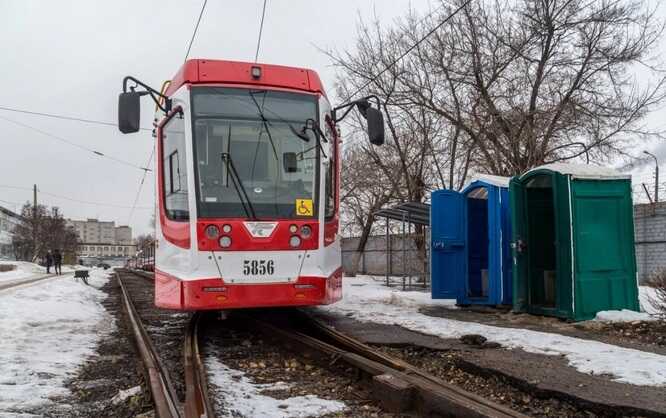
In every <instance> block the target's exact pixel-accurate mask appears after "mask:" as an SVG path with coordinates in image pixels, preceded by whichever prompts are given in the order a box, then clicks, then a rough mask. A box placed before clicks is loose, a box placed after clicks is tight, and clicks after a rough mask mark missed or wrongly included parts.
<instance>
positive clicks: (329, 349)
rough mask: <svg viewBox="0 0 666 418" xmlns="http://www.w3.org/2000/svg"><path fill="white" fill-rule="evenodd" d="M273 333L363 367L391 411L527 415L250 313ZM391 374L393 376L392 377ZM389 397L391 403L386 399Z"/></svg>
mask: <svg viewBox="0 0 666 418" xmlns="http://www.w3.org/2000/svg"><path fill="white" fill-rule="evenodd" d="M246 320H247V321H248V322H251V323H253V324H254V325H255V326H257V328H259V329H261V330H262V331H263V332H264V333H265V334H267V335H269V336H276V337H278V338H279V339H281V340H283V341H285V342H286V343H287V344H288V345H290V346H292V348H293V347H299V348H301V349H302V350H303V351H305V352H307V353H309V354H310V355H311V356H312V357H313V358H315V359H319V360H320V361H322V362H323V363H324V364H330V363H331V360H333V361H334V362H339V361H340V360H342V361H344V362H345V363H346V364H348V365H350V366H352V367H353V368H355V369H357V370H359V371H361V372H362V373H363V374H364V375H365V376H366V377H367V382H368V384H369V385H370V386H371V393H372V395H373V397H374V398H375V400H376V401H378V402H380V403H381V404H382V406H383V407H385V408H386V409H387V411H389V412H396V411H397V412H406V411H408V410H411V411H415V412H417V413H418V414H419V415H420V416H425V417H460V416H465V417H470V418H482V417H493V418H507V417H526V416H525V415H523V414H521V413H519V412H517V411H513V410H511V409H509V408H506V407H504V406H501V405H499V404H496V403H494V402H491V401H489V400H487V399H484V398H481V397H479V396H476V395H473V394H471V393H468V392H465V391H463V390H462V389H459V388H452V387H450V385H442V384H440V383H438V382H436V381H434V380H435V379H434V378H432V379H429V378H427V377H424V376H423V375H422V374H423V373H418V374H417V373H413V372H412V371H410V370H408V371H404V372H403V371H400V370H396V369H395V368H393V367H390V366H387V365H385V364H382V363H380V362H378V361H376V360H374V359H369V358H367V357H366V356H363V355H360V354H357V353H352V352H349V351H347V350H345V349H341V348H338V347H336V346H334V345H332V344H329V343H327V342H324V341H321V340H319V339H317V338H314V337H312V336H310V335H307V334H303V333H300V332H296V331H287V330H284V329H281V328H278V327H276V326H274V325H272V324H269V323H267V322H265V321H262V320H257V319H254V318H250V317H246ZM389 376H390V377H389ZM387 399H388V403H386V401H387Z"/></svg>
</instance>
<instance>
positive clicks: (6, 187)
mask: <svg viewBox="0 0 666 418" xmlns="http://www.w3.org/2000/svg"><path fill="white" fill-rule="evenodd" d="M0 188H3V189H14V190H25V191H29V192H32V191H33V188H32V187H22V186H12V185H6V184H0ZM37 192H38V193H41V194H43V195H46V196H51V197H55V198H57V199H64V200H69V201H71V202H76V203H82V204H85V205H93V206H106V207H110V208H118V209H130V206H123V205H116V204H113V203H101V202H92V201H89V200H81V199H76V198H73V197H69V196H64V195H61V194H57V193H51V192H47V191H44V190H42V189H40V188H39V187H37ZM5 202H7V201H5ZM7 203H15V202H7ZM136 209H142V210H143V209H152V207H148V206H141V207H136Z"/></svg>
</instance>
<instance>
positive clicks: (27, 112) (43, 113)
mask: <svg viewBox="0 0 666 418" xmlns="http://www.w3.org/2000/svg"><path fill="white" fill-rule="evenodd" d="M0 110H5V111H7V112H14V113H24V114H27V115H35V116H43V117H47V118H53V119H62V120H69V121H75V122H84V123H90V124H93V125H104V126H113V127H114V128H116V127H118V124H116V123H112V122H105V121H101V120H95V119H85V118H77V117H74V116H65V115H57V114H54V113H45V112H35V111H32V110H25V109H17V108H13V107H7V106H0ZM139 129H141V130H142V131H152V129H151V128H139Z"/></svg>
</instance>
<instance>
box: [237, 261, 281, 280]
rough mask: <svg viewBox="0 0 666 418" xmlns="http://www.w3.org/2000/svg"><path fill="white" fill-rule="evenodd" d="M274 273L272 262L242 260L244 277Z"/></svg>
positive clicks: (273, 263)
mask: <svg viewBox="0 0 666 418" xmlns="http://www.w3.org/2000/svg"><path fill="white" fill-rule="evenodd" d="M273 273H275V262H274V261H273V260H243V274H244V275H246V276H249V275H253V276H255V275H257V274H273Z"/></svg>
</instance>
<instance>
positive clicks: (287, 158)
mask: <svg viewBox="0 0 666 418" xmlns="http://www.w3.org/2000/svg"><path fill="white" fill-rule="evenodd" d="M282 167H284V171H285V173H296V172H297V171H298V160H297V158H296V153H295V152H285V153H284V154H282Z"/></svg>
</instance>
